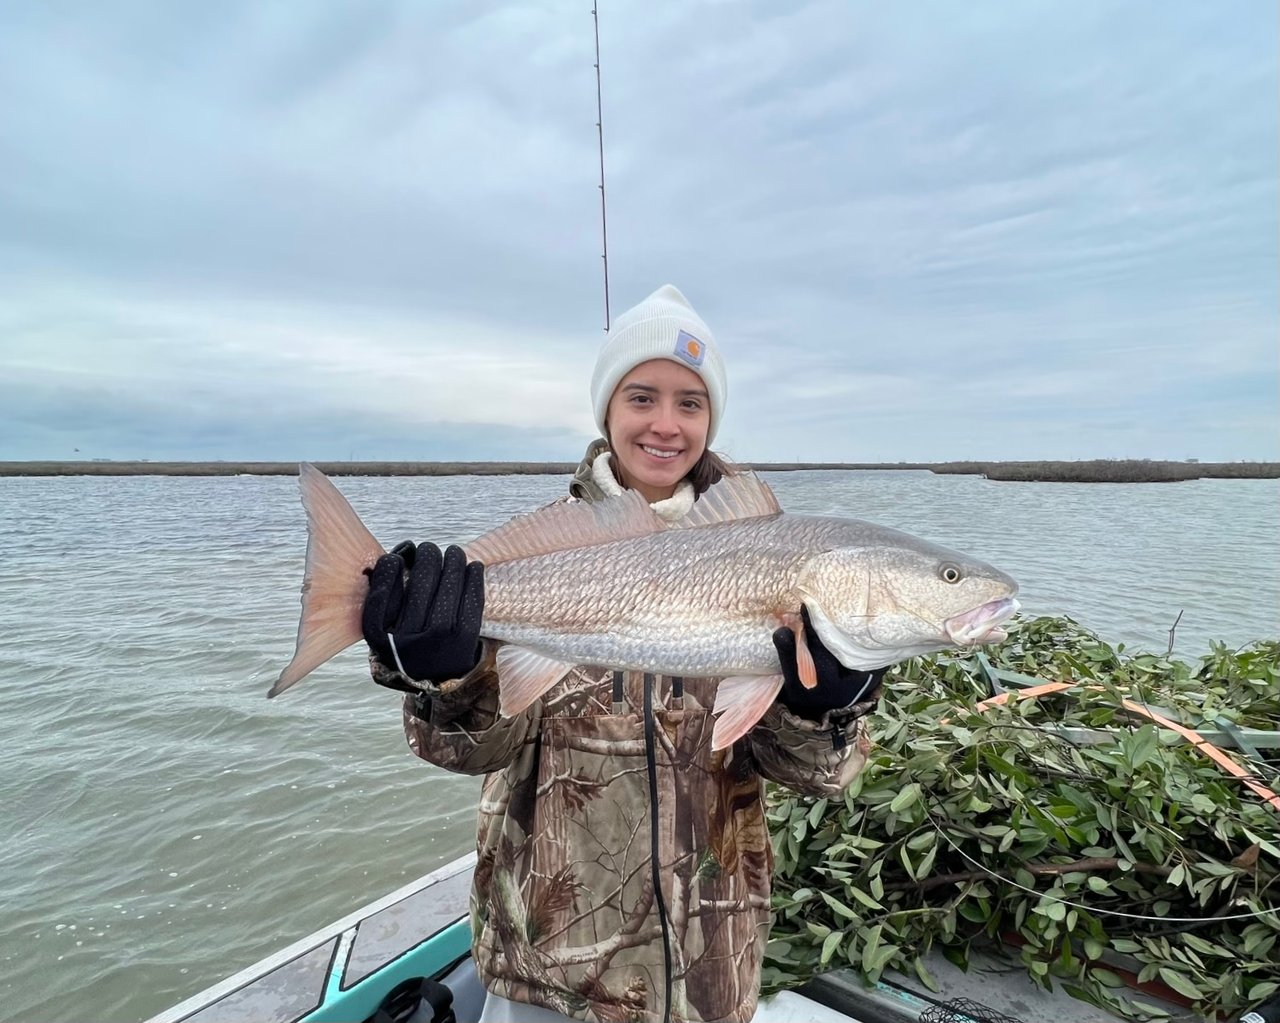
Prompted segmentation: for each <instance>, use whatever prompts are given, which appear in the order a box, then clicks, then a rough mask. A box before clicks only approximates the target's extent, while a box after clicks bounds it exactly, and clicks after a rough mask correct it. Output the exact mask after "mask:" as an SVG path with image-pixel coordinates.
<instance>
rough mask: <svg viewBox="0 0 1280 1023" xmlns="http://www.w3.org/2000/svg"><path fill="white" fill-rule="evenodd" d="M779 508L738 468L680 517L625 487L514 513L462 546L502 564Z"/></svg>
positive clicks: (770, 493) (475, 556)
mask: <svg viewBox="0 0 1280 1023" xmlns="http://www.w3.org/2000/svg"><path fill="white" fill-rule="evenodd" d="M781 510H782V509H781V508H780V507H779V506H778V499H777V498H776V497H774V496H773V491H772V490H770V489H769V487H768V484H766V483H765V482H764V481H763V480H761V479H759V478H758V477H757V476H755V475H754V474H752V473H742V474H740V475H737V476H725V477H724V478H723V479H722V480H720V482H719V483H717V484H715V486H713V487H711V488H709V489H708V490H707V491H706V492H705V493H704V494H703V495H702V496H701V497H700V498H699V499H698V500H697V501H696V502H695V503H694V506H693V509H692V510H691V511H690V512H689V514H688V515H686V516H685V517H684V518H682V519H680V520H679V521H678V522H672V523H668V522H666V521H664V520H663V519H662V518H661V517H660V516H659V515H658V513H657V512H655V511H654V510H653V509H652V508H650V507H649V504H648V502H647V501H645V499H644V497H643V495H641V494H640V492H639V491H636V490H625V491H623V492H622V493H621V494H619V495H618V496H617V497H610V498H607V499H606V500H604V501H563V502H559V503H557V504H551V505H547V507H545V508H540V509H539V510H538V511H535V512H530V513H529V514H528V515H518V516H517V517H516V518H514V519H512V520H511V521H510V522H507V523H504V524H503V525H501V526H499V527H498V528H497V529H494V530H492V531H490V532H488V533H485V534H484V536H481V537H478V538H477V539H475V540H472V541H471V542H470V543H469V544H467V546H466V551H467V558H468V559H469V560H473V561H483V562H484V563H485V564H486V565H500V564H502V563H503V562H505V561H515V560H517V559H519V558H531V557H534V556H535V555H538V554H554V553H556V552H557V551H569V550H576V549H577V548H579V547H594V546H596V545H597V544H602V543H612V542H614V541H616V540H628V539H630V538H632V537H636V536H647V535H648V534H650V533H660V532H662V531H663V530H664V529H693V528H696V527H698V526H710V525H713V524H715V523H717V522H732V521H733V520H735V519H754V518H759V517H760V516H762V515H776V514H778V513H779V512H780V511H781Z"/></svg>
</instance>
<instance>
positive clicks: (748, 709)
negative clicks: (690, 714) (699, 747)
mask: <svg viewBox="0 0 1280 1023" xmlns="http://www.w3.org/2000/svg"><path fill="white" fill-rule="evenodd" d="M781 688H782V676H781V675H735V676H733V677H731V678H726V679H724V680H723V681H722V682H721V683H720V686H719V688H718V689H717V690H716V705H715V709H714V711H713V712H712V713H714V714H715V715H716V727H715V731H714V732H712V734H711V748H712V749H713V750H721V749H727V748H728V747H729V746H732V745H733V744H734V743H735V742H737V741H738V740H739V739H741V738H742V737H743V736H744V735H746V734H747V733H748V732H749V731H751V729H752V727H753V726H754V725H755V723H756V722H757V721H759V720H760V719H761V718H762V717H764V713H765V711H767V710H768V709H769V707H770V705H771V704H772V703H773V701H774V700H776V699H777V698H778V691H779V690H780V689H781Z"/></svg>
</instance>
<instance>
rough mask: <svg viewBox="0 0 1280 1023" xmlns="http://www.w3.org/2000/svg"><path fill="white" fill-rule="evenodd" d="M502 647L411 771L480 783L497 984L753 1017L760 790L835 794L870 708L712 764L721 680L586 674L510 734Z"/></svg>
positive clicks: (768, 862)
mask: <svg viewBox="0 0 1280 1023" xmlns="http://www.w3.org/2000/svg"><path fill="white" fill-rule="evenodd" d="M575 492H577V493H579V494H582V493H583V491H582V490H581V489H579V488H578V487H575ZM586 496H588V499H590V497H592V496H594V495H590V494H589V493H588V494H587V495H586ZM496 649H497V645H496V644H495V643H491V642H488V641H486V645H485V653H484V656H483V658H482V659H481V662H480V664H479V665H477V667H476V668H475V669H474V670H473V671H472V672H471V673H470V674H469V675H467V676H466V677H465V678H462V679H457V680H454V681H452V682H448V683H445V684H444V685H442V686H440V687H433V689H432V692H431V693H430V695H422V696H418V695H412V696H409V697H407V698H406V700H405V713H404V723H405V732H406V734H407V736H408V739H409V745H410V746H411V747H412V749H413V751H414V752H415V753H416V754H417V755H418V756H420V757H422V758H423V759H424V760H428V761H430V762H431V763H433V764H437V765H438V766H440V767H443V768H445V769H447V770H450V771H457V772H461V773H464V774H483V775H485V779H484V785H483V789H482V795H481V801H480V815H479V834H478V852H479V859H478V864H477V867H476V872H475V881H474V885H473V888H472V896H471V917H472V928H473V931H472V934H473V940H472V949H473V953H474V956H475V962H476V967H477V969H478V970H479V973H480V976H481V978H482V979H483V981H484V983H485V986H486V987H487V988H488V989H489V990H490V991H492V992H494V993H495V994H499V995H501V996H503V997H505V998H508V999H511V1000H513V1001H517V1002H532V1003H534V1004H537V1005H542V1006H545V1007H547V1008H549V1009H553V1010H555V1011H557V1012H560V1013H563V1014H564V1015H566V1016H570V1017H574V1018H578V1019H585V1020H599V1021H623V1020H635V1021H644V1023H662V1021H663V1020H675V1021H683V1020H689V1021H712V1020H732V1021H745V1020H749V1019H750V1018H751V1016H752V1014H753V1013H754V1012H755V1007H756V998H757V994H758V991H759V984H760V965H761V956H762V954H763V951H764V945H765V941H766V937H767V934H768V929H769V924H770V915H769V893H770V881H771V876H772V871H773V851H772V848H771V846H770V843H769V834H768V831H767V828H766V825H765V807H764V799H763V795H764V780H765V779H771V780H773V781H776V782H779V783H781V784H783V785H786V786H788V787H790V788H792V789H794V790H796V791H798V792H801V793H808V794H813V795H834V794H836V793H839V792H840V791H841V790H842V789H843V788H844V787H845V786H846V785H848V784H849V782H850V781H852V779H853V777H854V776H855V775H856V774H857V773H858V771H859V770H861V768H862V766H863V763H864V761H865V756H866V737H865V735H864V733H863V721H864V718H863V717H862V716H861V715H863V714H865V713H866V711H867V710H869V709H870V706H869V705H859V706H857V707H854V708H849V709H848V710H846V711H844V712H840V713H836V714H828V715H824V717H823V719H822V720H820V721H810V720H806V719H803V718H800V717H797V716H795V715H793V714H791V713H790V712H789V711H787V710H786V709H785V708H784V707H783V706H782V705H781V704H774V706H773V707H772V708H771V709H770V710H769V712H768V713H767V714H766V715H765V717H764V718H763V719H761V721H760V723H759V724H757V725H756V727H755V728H754V729H753V730H752V731H751V732H750V733H748V735H747V736H746V737H744V738H743V739H742V740H740V741H739V742H738V743H736V744H735V745H734V746H733V748H732V749H730V750H725V751H721V752H716V753H713V752H712V751H711V731H712V725H713V724H714V719H713V717H712V716H711V707H712V705H713V704H714V701H715V691H716V686H717V684H718V680H716V679H705V678H700V679H694V678H687V679H678V678H667V677H662V676H657V677H655V676H653V675H646V674H644V673H639V672H625V673H624V672H612V671H607V670H603V669H599V668H578V669H575V670H574V671H573V672H571V673H570V675H569V676H568V677H567V678H566V679H564V680H563V681H562V682H560V683H559V684H558V685H557V686H555V687H554V688H553V689H551V690H550V691H549V692H548V693H547V694H546V695H545V696H544V697H543V698H542V699H541V700H539V701H537V702H536V703H535V704H534V705H533V706H532V707H530V708H529V709H528V710H526V711H525V712H524V713H522V714H519V715H517V716H515V717H512V718H503V717H502V716H501V715H500V714H499V713H498V681H497V674H496V671H495V668H494V656H495V652H496ZM372 663H373V665H374V666H375V668H374V670H375V672H376V673H384V674H385V673H386V669H385V668H383V667H382V666H381V665H379V664H378V662H377V661H373V662H372ZM833 718H834V720H832V719H833Z"/></svg>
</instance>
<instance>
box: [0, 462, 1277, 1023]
mask: <svg viewBox="0 0 1280 1023" xmlns="http://www.w3.org/2000/svg"><path fill="white" fill-rule="evenodd" d="M769 480H770V483H772V484H773V486H774V487H775V489H776V490H777V492H778V495H779V498H780V499H781V501H782V504H783V506H784V507H785V508H787V509H788V510H789V511H795V512H810V513H820V514H828V513H830V514H841V515H848V516H853V517H858V518H866V519H871V520H873V521H877V522H882V523H884V524H886V525H892V526H896V527H898V528H901V529H905V530H907V531H909V532H913V533H916V534H918V535H920V536H923V537H926V538H928V539H931V540H934V541H937V542H940V543H944V544H947V545H948V546H952V547H955V548H957V549H960V550H963V551H966V552H968V553H972V554H975V555H977V556H980V557H984V558H986V559H987V560H989V561H991V562H992V563H994V564H996V565H998V566H999V567H1001V568H1003V569H1005V570H1006V571H1008V572H1009V573H1010V574H1012V575H1013V576H1014V577H1015V578H1017V579H1018V581H1019V582H1020V583H1021V585H1022V600H1023V605H1024V609H1025V610H1026V611H1027V612H1029V613H1032V614H1035V613H1050V612H1052V613H1068V614H1071V615H1072V616H1073V617H1075V618H1077V619H1078V620H1080V621H1082V622H1083V623H1084V624H1086V625H1088V626H1089V627H1091V628H1094V629H1096V630H1098V631H1100V632H1101V633H1102V635H1103V636H1104V638H1106V639H1108V640H1110V641H1113V642H1115V641H1124V642H1125V643H1127V644H1130V645H1135V646H1139V647H1145V648H1147V649H1152V650H1159V651H1163V650H1164V649H1165V646H1166V644H1167V642H1168V629H1169V626H1170V625H1171V624H1172V622H1173V620H1174V619H1175V618H1176V617H1177V615H1178V612H1179V611H1183V612H1184V614H1183V618H1182V622H1181V624H1180V625H1179V626H1178V630H1177V638H1176V647H1175V650H1176V652H1178V653H1181V654H1182V655H1183V656H1185V657H1187V658H1194V657H1197V656H1199V655H1200V654H1202V653H1205V652H1207V649H1208V643H1209V641H1210V640H1212V639H1220V640H1225V641H1227V642H1228V643H1231V644H1242V643H1245V642H1248V641H1250V640H1252V639H1256V638H1261V637H1274V636H1276V635H1277V634H1280V483H1277V482H1276V481H1273V480H1263V481H1254V480H1201V481H1197V482H1191V483H1180V484H1176V485H1170V484H1164V485H1161V484H1155V485H1152V484H1145V485H1088V484H1079V485H1076V484H1019V483H990V482H987V481H985V480H982V479H978V478H975V477H964V476H953V477H945V476H934V475H932V474H929V473H917V472H862V473H855V472H803V473H778V474H772V475H771V476H770V477H769ZM566 484H567V479H566V478H563V477H503V478H495V477H483V478H482V477H453V478H400V479H347V480H340V481H339V485H340V486H341V488H342V490H343V491H344V492H345V493H346V494H347V495H348V496H349V497H350V499H351V501H352V503H353V504H354V505H355V506H356V508H357V509H358V510H359V511H360V513H361V515H362V516H363V517H364V518H365V521H366V522H367V523H368V524H369V526H370V528H371V529H372V530H373V532H374V533H375V535H377V536H379V537H380V538H382V539H383V540H384V541H385V542H387V543H388V545H390V543H391V542H394V541H397V540H399V539H403V538H406V537H413V538H434V539H437V540H439V541H441V542H444V541H450V540H457V541H461V540H466V539H470V538H472V537H474V536H475V535H477V534H478V533H480V532H482V531H483V530H485V529H486V528H488V527H490V526H492V525H496V524H497V523H499V522H501V521H503V520H505V519H506V518H508V517H510V516H511V515H513V514H515V513H517V512H519V511H524V510H528V509H529V508H532V507H535V506H537V505H538V504H541V503H543V502H545V501H547V500H550V499H552V498H554V497H556V496H558V495H559V494H560V493H562V492H563V490H564V487H565V486H566ZM303 530H304V525H303V516H302V511H301V507H300V505H299V503H298V499H297V484H296V482H295V481H294V480H292V479H285V478H259V477H237V478H223V479H212V478H209V479H191V478H165V477H135V478H127V477H118V478H91V477H77V478H66V479H0V701H2V702H3V714H2V715H0V1018H4V1019H23V1020H50V1021H52V1020H70V1019H80V1018H88V1017H93V1018H98V1019H109V1020H121V1021H124V1020H137V1019H141V1018H145V1017H146V1016H148V1015H150V1014H152V1013H154V1012H156V1011H159V1010H160V1009H162V1008H164V1007H165V1006H167V1005H170V1004H172V1003H174V1002H176V1001H177V1000H179V999H180V998H182V997H185V996H186V995H188V994H190V993H192V992H194V991H196V990H199V989H200V988H202V987H204V986H206V985H208V984H210V983H212V982H214V981H216V980H218V979H220V978H222V977H224V976H226V975H227V974H228V973H230V972H232V971H234V970H236V969H239V968H241V967H243V966H246V965H248V964H250V963H252V962H254V961H255V960H257V959H259V958H261V957H262V956H264V955H266V954H268V953H270V952H272V951H274V950H275V949H277V948H279V947H281V946H283V945H285V944H287V943H289V942H291V941H293V940H295V939H297V938H299V937H301V936H303V935H305V934H307V933H308V932H310V931H311V930H314V929H315V928H317V927H320V926H322V925H324V924H326V923H328V922H329V921H330V920H333V919H336V918H337V917H338V916H340V915H342V914H344V913H347V912H349V911H350V910H352V909H354V908H356V907H357V906H359V905H360V904H362V903H364V902H366V901H369V900H370V899H373V898H375V897H377V896H380V895H382V894H384V893H386V892H387V891H389V890H391V889H392V888H394V887H396V886H398V885H400V884H402V883H404V882H405V881H407V880H410V879H411V878H413V877H416V876H418V875H419V874H422V873H424V872H426V871H427V870H430V869H431V868H433V867H435V866H437V865H439V864H440V863H442V862H444V861H446V860H448V859H451V858H453V857H455V856H457V855H459V854H461V853H463V852H465V851H467V850H468V849H469V848H470V845H471V842H472V837H473V824H474V820H473V806H474V802H475V799H476V795H477V792H478V783H477V781H476V780H475V779H470V778H463V777H458V776H454V775H449V774H446V773H444V772H442V771H439V770H437V769H436V768H434V767H431V766H429V765H427V764H424V763H422V762H421V761H418V760H415V759H414V758H413V757H412V756H411V755H410V754H409V752H408V749H407V747H406V746H405V743H404V738H403V734H402V732H401V730H400V720H399V697H398V696H397V695H396V694H393V693H389V692H385V691H382V690H379V689H378V688H377V687H375V686H374V685H372V684H371V683H370V682H369V681H368V679H367V675H366V672H365V667H364V663H363V658H362V655H361V653H360V652H359V651H358V650H355V649H353V650H351V651H349V652H347V653H346V654H343V655H341V656H340V657H339V658H337V659H336V660H335V661H333V662H330V664H328V665H326V666H325V667H324V668H322V669H321V670H320V671H318V672H317V673H316V674H315V675H314V676H313V677H312V678H311V679H309V680H308V681H307V682H306V683H304V684H303V685H302V686H301V687H300V688H299V689H298V690H297V691H295V692H291V693H290V694H289V695H288V696H286V697H284V698H282V699H279V700H275V701H272V702H270V703H268V702H267V701H266V700H265V699H264V698H263V694H264V692H265V690H266V688H267V685H268V684H269V683H270V681H271V680H272V679H273V678H274V676H275V674H276V673H277V672H278V671H279V669H280V667H282V666H283V665H284V663H285V662H286V661H288V659H289V657H290V655H291V653H292V650H293V636H294V630H295V628H296V624H297V609H298V597H297V591H298V585H299V582H300V580H301V567H302V554H303V550H304V532H303Z"/></svg>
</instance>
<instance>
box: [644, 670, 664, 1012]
mask: <svg viewBox="0 0 1280 1023" xmlns="http://www.w3.org/2000/svg"><path fill="white" fill-rule="evenodd" d="M654 729H655V724H654V718H653V676H652V675H650V674H649V673H648V672H645V676H644V756H645V760H646V761H647V766H648V770H649V864H650V867H651V868H652V872H653V898H654V901H655V902H656V903H657V905H658V922H659V923H660V924H661V925H662V958H663V960H664V962H665V965H666V974H665V980H666V993H665V996H664V998H663V1002H662V1019H663V1023H670V1020H671V929H670V926H669V925H668V923H667V900H666V899H665V898H664V897H663V894H662V876H661V873H660V872H659V869H658V851H659V845H658V760H657V755H656V737H655V734H654Z"/></svg>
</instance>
